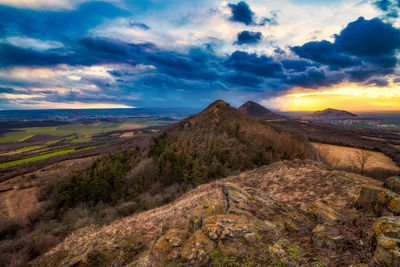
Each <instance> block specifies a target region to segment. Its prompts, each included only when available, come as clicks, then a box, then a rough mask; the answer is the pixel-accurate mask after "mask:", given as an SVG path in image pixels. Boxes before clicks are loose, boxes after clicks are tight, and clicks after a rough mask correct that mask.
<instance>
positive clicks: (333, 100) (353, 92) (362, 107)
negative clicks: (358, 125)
mask: <svg viewBox="0 0 400 267" xmlns="http://www.w3.org/2000/svg"><path fill="white" fill-rule="evenodd" d="M263 103H264V104H265V105H268V106H271V107H274V108H276V109H280V110H281V111H315V110H322V109H325V108H327V107H334V108H337V109H344V110H349V111H354V112H360V111H361V112H368V111H400V87H399V86H398V85H392V86H389V87H384V88H381V87H365V88H363V87H360V86H359V85H357V84H344V85H340V86H338V87H334V88H327V89H326V90H318V91H314V90H304V89H299V88H295V89H293V90H291V91H290V92H289V93H287V94H286V95H284V96H280V97H276V98H273V99H270V100H267V101H264V102H263Z"/></svg>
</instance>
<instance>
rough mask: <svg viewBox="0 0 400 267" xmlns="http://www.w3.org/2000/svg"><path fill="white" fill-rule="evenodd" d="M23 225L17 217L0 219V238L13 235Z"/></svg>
mask: <svg viewBox="0 0 400 267" xmlns="http://www.w3.org/2000/svg"><path fill="white" fill-rule="evenodd" d="M22 227H23V225H22V221H21V220H19V219H5V220H2V221H0V240H3V239H5V238H12V237H14V236H15V235H16V234H17V233H18V231H19V230H21V229H22Z"/></svg>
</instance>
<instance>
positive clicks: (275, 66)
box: [225, 51, 283, 77]
mask: <svg viewBox="0 0 400 267" xmlns="http://www.w3.org/2000/svg"><path fill="white" fill-rule="evenodd" d="M225 64H226V66H227V67H229V68H232V69H234V70H236V71H240V72H245V73H250V74H254V75H257V76H261V77H281V76H282V71H283V69H282V65H281V64H279V63H277V62H275V61H274V59H273V58H272V57H267V56H265V55H262V56H258V55H257V54H248V53H246V52H243V51H235V52H234V53H233V54H232V55H231V56H230V57H229V59H228V60H227V61H226V63H225Z"/></svg>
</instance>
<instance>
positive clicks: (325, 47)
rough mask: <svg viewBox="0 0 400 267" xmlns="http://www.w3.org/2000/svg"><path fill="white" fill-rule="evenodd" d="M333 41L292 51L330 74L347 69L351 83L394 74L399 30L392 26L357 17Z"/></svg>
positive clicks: (303, 46)
mask: <svg viewBox="0 0 400 267" xmlns="http://www.w3.org/2000/svg"><path fill="white" fill-rule="evenodd" d="M334 38H335V41H334V42H329V41H325V40H324V41H320V42H309V43H306V44H304V45H302V46H295V47H292V48H291V49H292V51H293V52H294V53H296V54H297V55H298V56H299V57H302V58H305V59H309V60H312V61H315V62H318V63H321V64H325V65H328V66H329V67H330V68H331V69H332V70H339V69H346V73H347V74H348V75H349V76H350V77H349V79H350V80H351V81H360V82H361V81H366V80H367V79H369V78H370V77H372V76H373V75H377V74H389V73H393V72H394V69H395V67H396V64H397V58H396V51H397V50H398V49H399V48H400V30H399V29H397V28H394V27H393V26H392V25H391V24H388V23H384V22H382V21H381V20H380V19H378V18H375V19H371V20H365V19H364V18H363V17H360V18H359V19H358V20H356V21H354V22H351V23H349V24H348V25H347V27H346V28H345V29H343V30H342V31H341V32H340V34H337V35H335V36H334Z"/></svg>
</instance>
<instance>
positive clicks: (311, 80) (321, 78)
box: [286, 68, 346, 89]
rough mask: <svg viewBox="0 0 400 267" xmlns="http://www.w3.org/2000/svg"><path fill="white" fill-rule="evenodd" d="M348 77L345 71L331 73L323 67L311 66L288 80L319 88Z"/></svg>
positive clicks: (292, 83)
mask: <svg viewBox="0 0 400 267" xmlns="http://www.w3.org/2000/svg"><path fill="white" fill-rule="evenodd" d="M345 78H346V75H345V74H343V73H330V72H325V71H324V70H322V69H317V68H311V69H309V70H307V71H305V72H301V73H293V74H291V75H290V76H288V78H287V80H286V82H287V83H288V84H291V85H294V86H300V87H304V88H313V89H318V88H319V87H326V86H331V85H333V84H337V83H340V82H342V81H343V80H344V79H345Z"/></svg>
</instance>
